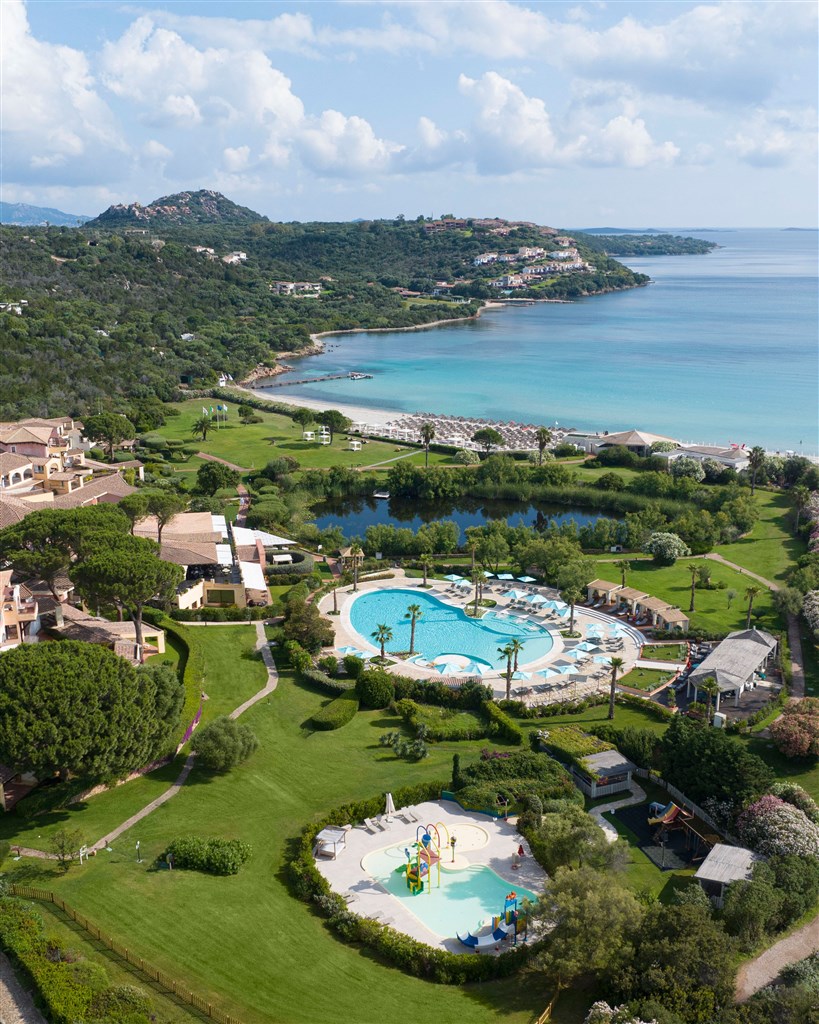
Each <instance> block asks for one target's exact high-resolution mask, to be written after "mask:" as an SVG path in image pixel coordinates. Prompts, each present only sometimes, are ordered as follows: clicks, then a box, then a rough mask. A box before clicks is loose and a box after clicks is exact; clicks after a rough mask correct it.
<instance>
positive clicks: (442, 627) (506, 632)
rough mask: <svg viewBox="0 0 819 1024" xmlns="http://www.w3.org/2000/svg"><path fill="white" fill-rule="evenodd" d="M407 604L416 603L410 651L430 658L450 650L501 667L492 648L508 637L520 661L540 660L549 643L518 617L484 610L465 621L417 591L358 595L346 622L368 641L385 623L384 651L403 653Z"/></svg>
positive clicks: (545, 632)
mask: <svg viewBox="0 0 819 1024" xmlns="http://www.w3.org/2000/svg"><path fill="white" fill-rule="evenodd" d="M411 604H418V605H420V606H421V617H420V618H419V619H418V621H417V623H416V626H415V649H416V651H417V652H419V653H420V654H423V655H424V657H425V658H428V659H430V660H432V659H433V658H439V657H441V655H446V654H456V655H461V656H463V657H466V658H470V659H472V660H473V661H482V662H485V663H487V664H489V665H491V666H492V667H493V668H496V669H500V668H504V667H505V666H506V659H505V658H504V657H503V656H502V655H500V654H499V653H498V648H499V647H503V646H504V645H505V644H507V643H508V642H509V641H510V640H511V639H512V638H513V637H514V638H516V639H517V640H520V641H521V643H522V644H523V651H522V652H521V653H520V655H519V656H518V663H519V664H521V665H524V664H526V663H527V662H530V661H536V660H537V659H538V658H542V657H543V656H544V655H546V654H548V653H549V651H550V650H551V649H552V646H553V641H552V637H551V634H550V633H549V631H548V630H547V629H545V628H544V627H543V626H540V625H536V624H533V623H531V622H528V621H527V620H525V619H524V618H522V617H499V616H497V615H495V614H493V613H491V612H490V613H489V614H488V615H486V616H485V617H484V618H483V619H471V618H469V616H468V615H467V614H466V613H465V612H464V611H463V610H462V609H461V608H454V607H453V606H452V605H449V604H445V603H444V602H443V601H440V600H439V599H438V598H437V597H433V596H432V595H431V594H426V593H424V592H423V591H418V590H403V589H394V590H388V589H384V590H371V591H368V592H367V593H364V594H360V595H359V596H358V597H357V598H356V600H355V601H354V603H353V606H352V608H351V610H350V622H351V625H352V627H353V629H354V630H356V632H357V633H360V634H361V636H362V637H364V638H365V639H366V640H367V641H368V642H369V643H371V644H372V643H375V641H374V640H373V638H372V634H373V632H374V631H375V629H376V627H377V626H378V625H380V624H386V625H387V626H389V627H390V629H391V630H392V637H393V638H392V640H391V641H390V642H389V643H388V644H387V645H386V649H387V650H388V651H408V650H409V645H410V622H409V619H407V618H406V614H407V608H408V607H409V606H410V605H411ZM376 646H378V645H377V644H376Z"/></svg>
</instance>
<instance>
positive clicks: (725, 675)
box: [685, 629, 777, 711]
mask: <svg viewBox="0 0 819 1024" xmlns="http://www.w3.org/2000/svg"><path fill="white" fill-rule="evenodd" d="M776 648H777V640H776V638H775V637H773V636H771V634H770V633H766V632H765V631H764V630H762V629H743V630H738V631H737V632H736V633H729V634H728V636H727V637H726V638H725V639H724V640H723V641H722V643H720V644H719V645H718V646H717V647H715V648H714V650H713V651H711V653H710V654H709V655H708V657H707V658H705V660H704V661H701V662H700V664H699V665H697V667H696V668H695V669H694V670H693V671H692V672H691V674H690V675H689V676H688V683H687V685H686V690H685V692H686V696H689V695H690V693H691V687H692V686H693V687H694V697H695V698H696V696H697V690H698V689H699V688H700V687H701V686H702V684H703V683H704V682H705V680H706V679H713V680H714V681H715V682H716V684H717V690H718V692H717V711H719V702H720V697H721V696H722V694H723V693H733V694H734V707H736V706H737V705H738V704H739V698H740V697H741V696H742V694H743V693H744V692H745V690H746V688H748V687H749V686H753V685H754V677H755V676H756V675H757V673H759V672H761V671H763V670H764V668H765V667H766V665H767V663H768V659H769V658H770V657H771V656H772V655H773V654H774V653H775V651H776Z"/></svg>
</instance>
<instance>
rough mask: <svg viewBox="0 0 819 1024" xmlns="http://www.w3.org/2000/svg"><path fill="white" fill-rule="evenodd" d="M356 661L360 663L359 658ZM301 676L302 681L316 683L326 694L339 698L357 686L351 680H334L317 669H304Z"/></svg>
mask: <svg viewBox="0 0 819 1024" xmlns="http://www.w3.org/2000/svg"><path fill="white" fill-rule="evenodd" d="M322 660H323V659H322ZM356 661H358V658H356ZM299 675H300V676H301V677H302V679H306V680H307V681H308V682H310V683H314V684H315V685H316V686H318V687H320V688H321V689H322V690H324V691H325V692H326V693H331V694H332V695H333V696H334V697H338V696H339V695H340V694H342V693H347V692H348V691H349V690H352V689H353V688H354V686H355V683H353V682H352V681H351V680H349V679H333V678H331V677H330V676H328V675H327V673H326V672H320V671H319V670H318V669H317V668H306V669H302V671H301V672H300V673H299Z"/></svg>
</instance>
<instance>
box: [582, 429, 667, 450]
mask: <svg viewBox="0 0 819 1024" xmlns="http://www.w3.org/2000/svg"><path fill="white" fill-rule="evenodd" d="M565 440H566V441H568V442H569V444H574V445H576V446H577V447H578V448H582V449H583V451H584V452H589V453H590V454H591V455H597V453H598V452H601V451H603V449H604V448H615V447H618V448H628V450H629V451H631V452H634V453H635V454H636V455H642V456H648V455H652V454H653V453H652V451H651V446H652V445H653V444H657V443H660V442H662V443H671V444H674V445H679V443H680V442H679V441H677V440H676V439H675V438H673V437H665V435H663V434H651V433H649V432H648V431H646V430H621V431H620V432H619V433H616V434H610V433H609V432H608V431H607V430H606V431H604V432H603V433H602V434H581V433H571V434H567V435H566V438H565Z"/></svg>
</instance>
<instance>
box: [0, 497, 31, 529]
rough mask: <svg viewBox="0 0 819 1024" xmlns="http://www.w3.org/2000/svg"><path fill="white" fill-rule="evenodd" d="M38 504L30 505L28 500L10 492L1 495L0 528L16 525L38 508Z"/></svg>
mask: <svg viewBox="0 0 819 1024" xmlns="http://www.w3.org/2000/svg"><path fill="white" fill-rule="evenodd" d="M36 508H37V506H36V505H30V504H29V503H28V502H26V501H21V500H20V499H19V498H14V497H12V496H11V495H10V494H4V495H0V530H4V529H5V528H6V527H7V526H14V524H15V523H19V522H22V520H23V519H25V518H26V516H27V515H28V514H29V512H34V511H35V510H36Z"/></svg>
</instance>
